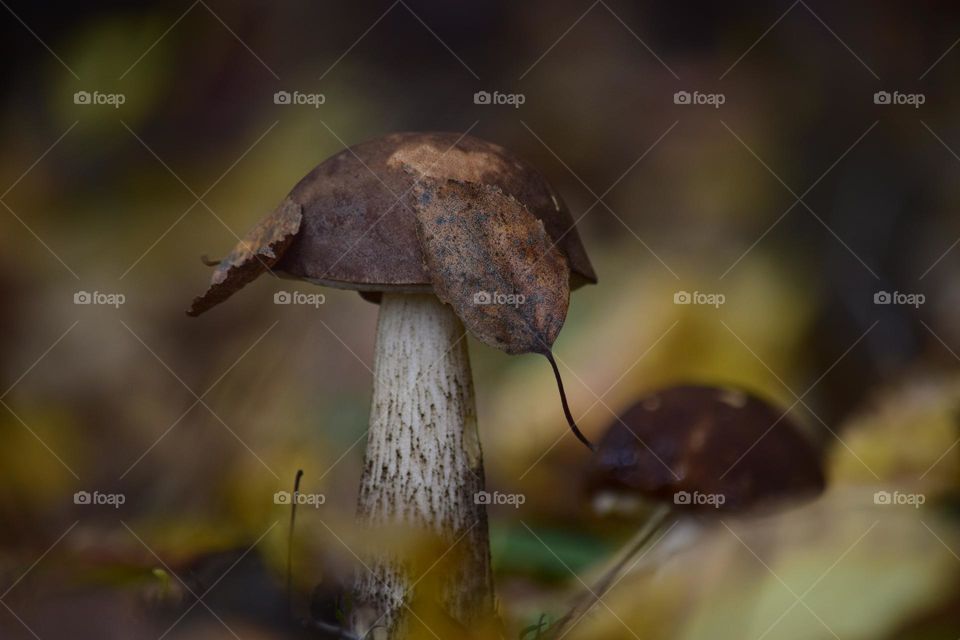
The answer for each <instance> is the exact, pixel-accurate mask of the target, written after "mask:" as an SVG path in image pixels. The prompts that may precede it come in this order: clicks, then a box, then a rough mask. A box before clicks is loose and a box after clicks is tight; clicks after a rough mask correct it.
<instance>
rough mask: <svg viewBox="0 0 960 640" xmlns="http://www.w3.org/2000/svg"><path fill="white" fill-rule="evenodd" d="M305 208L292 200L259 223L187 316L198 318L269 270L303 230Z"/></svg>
mask: <svg viewBox="0 0 960 640" xmlns="http://www.w3.org/2000/svg"><path fill="white" fill-rule="evenodd" d="M302 220H303V208H302V207H301V206H300V205H299V204H298V203H296V202H294V201H293V200H291V199H290V198H287V199H286V200H284V201H283V202H282V203H281V204H280V206H279V207H277V208H276V209H275V210H274V211H273V213H271V214H270V215H268V216H267V217H266V218H264V219H263V220H261V221H260V222H258V223H257V224H256V226H255V227H253V229H251V230H250V232H249V233H247V235H246V236H245V237H244V238H243V240H241V241H240V243H239V244H237V245H236V246H235V247H234V248H233V251H231V252H230V255H228V256H227V257H226V258H224V259H223V260H222V261H221V262H220V264H219V265H218V266H217V268H216V269H215V270H214V272H213V277H211V279H210V287H209V288H208V289H207V290H206V292H204V294H203V295H202V296H199V297H197V298H194V300H193V304H192V305H191V306H190V310H189V311H187V315H191V316H198V315H200V314H201V313H203V312H204V311H207V310H209V309H210V308H212V307H214V306H216V305H218V304H220V303H221V302H223V301H224V300H226V299H227V298H229V297H230V296H232V295H233V294H234V293H236V291H237V290H239V289H240V288H242V287H243V286H245V285H247V284H248V283H250V282H251V281H252V280H254V279H255V278H256V277H257V276H259V275H261V274H262V273H263V272H264V271H269V270H270V268H271V267H272V266H273V265H274V264H276V262H277V261H278V260H279V259H280V257H281V256H282V255H283V252H284V251H286V249H287V247H289V246H290V243H291V242H293V239H294V238H295V237H296V235H297V233H298V232H299V231H300V223H301V221H302Z"/></svg>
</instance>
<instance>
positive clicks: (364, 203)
mask: <svg viewBox="0 0 960 640" xmlns="http://www.w3.org/2000/svg"><path fill="white" fill-rule="evenodd" d="M447 181H453V182H455V183H466V184H472V185H481V186H485V187H488V188H490V189H491V190H492V192H494V193H498V194H499V195H500V197H502V198H504V199H507V198H509V199H512V200H515V201H516V202H518V203H519V204H520V205H521V206H522V207H523V208H524V209H525V210H526V211H528V212H529V213H530V214H532V216H533V217H534V218H535V219H536V220H540V221H541V222H542V224H543V227H544V229H545V231H546V235H547V236H548V237H549V240H550V242H549V244H550V245H551V248H552V247H553V246H555V247H556V249H557V250H558V251H559V253H560V254H562V255H563V256H564V258H565V259H566V261H567V263H568V266H569V269H570V271H569V280H570V286H571V287H573V288H577V287H579V286H581V285H583V284H587V283H594V282H596V275H595V273H594V271H593V267H592V265H591V264H590V260H589V258H587V254H586V251H585V250H584V248H583V244H582V243H581V241H580V236H579V235H578V234H577V230H576V227H575V225H574V221H573V219H572V217H571V215H570V212H569V211H568V210H567V208H566V206H565V204H564V203H563V200H562V199H561V198H560V196H559V194H557V192H556V191H554V189H553V188H552V187H551V186H550V184H549V183H548V182H547V180H546V179H545V178H544V177H543V176H542V175H541V174H540V172H539V171H537V170H536V169H534V168H533V167H532V166H531V165H529V164H528V163H526V162H524V161H523V160H521V159H519V158H517V157H516V156H514V155H513V154H511V153H510V152H508V151H507V150H506V149H504V148H503V147H500V146H498V145H496V144H493V143H491V142H487V141H485V140H481V139H478V138H474V137H471V136H463V135H461V134H457V133H395V134H390V135H386V136H383V137H381V138H377V139H374V140H370V141H368V142H364V143H361V144H358V145H355V146H352V147H350V148H349V149H345V150H343V151H341V152H340V153H338V154H336V155H334V156H332V157H330V158H329V159H327V160H325V161H324V162H322V163H321V164H320V165H318V166H317V167H316V168H315V169H314V170H313V171H311V172H310V173H309V174H308V175H307V176H305V177H304V178H303V179H302V180H300V182H299V183H298V184H297V185H296V186H295V187H294V188H293V190H292V191H291V192H290V194H289V195H288V196H287V198H286V199H285V200H284V202H283V203H282V204H281V205H280V206H279V207H278V208H277V210H276V211H274V212H273V213H271V214H270V215H269V216H268V217H267V218H265V219H264V220H263V221H261V223H260V224H258V225H257V227H255V228H254V230H253V231H252V232H251V233H250V234H248V235H247V237H245V238H244V240H243V241H242V242H241V243H239V244H238V245H237V247H236V248H235V249H234V251H233V252H232V253H231V254H230V255H229V256H228V257H227V258H226V259H224V260H223V261H222V262H221V263H220V265H219V266H218V267H217V270H216V271H215V272H214V276H213V278H212V281H211V286H210V288H209V289H208V291H207V292H206V293H205V294H204V295H202V296H200V297H198V298H196V299H195V300H194V302H193V305H192V306H191V308H190V311H189V314H190V315H199V314H201V313H203V312H204V311H207V310H208V309H210V308H211V307H213V306H215V305H217V304H219V303H220V302H223V301H224V300H226V299H227V298H228V297H230V296H231V295H232V294H233V293H235V292H236V291H237V290H239V289H240V288H242V287H243V286H245V285H246V284H248V283H249V282H251V281H252V280H254V279H255V278H256V277H258V276H259V275H261V274H263V273H265V272H266V271H268V270H271V271H277V272H282V273H283V274H285V275H288V276H292V277H294V278H299V279H302V280H307V281H309V282H314V283H316V284H322V285H326V286H332V287H337V288H343V289H355V290H359V291H371V292H383V291H397V292H409V293H414V292H423V293H429V292H432V291H433V288H434V279H433V278H431V273H430V269H429V267H428V265H427V261H426V259H425V255H424V252H423V250H422V248H421V243H420V241H419V239H418V228H417V215H416V210H418V209H419V202H420V199H421V198H422V187H424V186H427V187H429V186H430V185H435V186H436V187H439V186H442V185H443V184H444V183H446V182H447ZM415 186H419V187H421V189H419V190H417V189H414V187H415Z"/></svg>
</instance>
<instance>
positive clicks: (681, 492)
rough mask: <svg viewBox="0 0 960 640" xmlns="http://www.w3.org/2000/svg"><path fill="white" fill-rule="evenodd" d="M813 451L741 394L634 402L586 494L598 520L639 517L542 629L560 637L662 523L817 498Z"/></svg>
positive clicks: (599, 458) (661, 394)
mask: <svg viewBox="0 0 960 640" xmlns="http://www.w3.org/2000/svg"><path fill="white" fill-rule="evenodd" d="M824 485H825V480H824V474H823V462H822V457H821V453H820V450H819V448H818V447H817V446H816V445H814V443H813V442H812V441H811V440H810V438H809V437H807V436H806V435H805V434H804V433H803V431H802V430H801V428H800V427H799V426H798V425H797V424H796V423H795V422H794V421H792V420H791V419H789V418H788V417H787V415H786V413H785V412H783V411H781V410H780V409H778V408H776V407H774V406H773V405H771V404H769V403H767V402H766V401H764V400H762V399H760V398H758V397H757V396H755V395H752V394H750V393H748V392H746V391H744V390H742V389H738V388H733V387H710V386H692V385H690V386H676V387H670V388H667V389H663V390H661V391H657V392H654V393H651V394H649V395H647V396H645V397H643V398H641V399H640V400H639V401H638V402H637V403H636V404H634V405H633V406H632V407H630V408H629V409H628V410H627V411H626V412H625V413H623V414H622V415H621V416H619V417H618V418H617V419H616V420H615V421H613V423H612V424H611V426H610V427H609V428H608V430H607V432H606V433H605V434H604V436H603V438H602V439H601V441H600V444H599V446H598V450H597V453H596V455H595V457H594V458H593V460H592V461H591V469H590V472H589V473H588V487H589V489H588V490H589V492H590V494H591V497H592V501H593V504H594V507H595V508H597V510H598V511H601V512H607V513H610V512H617V513H620V514H625V513H626V514H630V513H634V512H637V511H642V510H643V509H642V508H643V507H649V506H651V503H652V504H653V505H656V506H655V507H654V509H653V510H652V511H649V510H647V511H646V513H647V514H648V515H647V518H646V520H645V522H644V523H643V526H642V527H641V528H640V530H639V531H638V533H637V534H636V535H635V536H634V537H633V538H632V539H631V540H630V541H629V542H628V543H627V544H626V545H625V546H624V551H623V552H621V553H620V554H619V555H618V557H617V558H615V559H614V561H613V562H612V563H611V566H610V568H608V569H607V570H606V571H604V572H602V573H601V578H600V579H599V580H598V581H597V583H596V585H595V587H594V588H593V589H591V590H589V591H588V592H586V593H583V594H581V596H580V597H579V598H578V599H577V600H576V603H575V604H574V606H573V607H572V609H571V610H570V611H569V612H568V613H567V614H566V615H565V616H564V617H563V618H561V619H560V620H558V621H557V623H556V624H555V625H554V627H553V628H552V629H551V633H550V634H549V636H548V637H559V635H560V634H562V633H566V631H567V630H569V628H570V627H571V626H573V625H574V624H576V622H577V621H579V619H580V618H581V617H582V616H583V615H584V614H586V613H587V612H588V611H589V610H590V609H591V608H592V607H593V606H594V605H595V604H596V601H597V599H598V598H601V597H603V595H604V594H605V593H606V592H607V591H609V590H610V589H611V588H612V587H613V586H614V585H615V584H616V582H617V581H618V580H619V576H620V575H621V574H622V572H623V569H624V567H626V565H627V563H628V562H629V561H630V560H631V559H633V558H634V557H635V556H636V555H637V553H639V552H640V550H642V549H643V548H644V547H645V545H646V544H647V543H648V542H649V541H650V540H651V539H652V538H653V536H654V534H655V533H656V532H657V531H658V530H659V529H660V528H661V525H662V524H663V523H664V521H665V519H666V516H667V515H668V514H669V513H670V512H671V511H673V512H675V513H677V514H678V515H680V516H681V517H683V516H688V517H691V518H695V519H698V520H700V519H702V518H703V517H704V516H709V515H710V514H722V513H728V514H729V513H747V512H750V513H755V512H758V511H765V510H770V509H774V508H782V507H784V506H785V505H786V504H787V503H794V502H796V501H799V500H802V499H805V498H810V497H813V496H816V495H818V494H820V493H821V492H822V491H823V489H824Z"/></svg>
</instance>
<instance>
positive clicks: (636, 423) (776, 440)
mask: <svg viewBox="0 0 960 640" xmlns="http://www.w3.org/2000/svg"><path fill="white" fill-rule="evenodd" d="M824 483H825V482H824V475H823V465H822V460H821V455H820V451H819V449H818V448H817V447H816V446H814V444H813V443H812V442H810V440H809V439H808V438H807V437H806V436H805V435H804V434H803V433H802V432H801V431H800V429H799V428H798V426H797V425H796V424H795V423H794V422H793V421H792V420H790V418H788V417H787V416H784V415H783V411H781V410H780V409H778V408H776V407H774V406H771V405H770V404H768V403H767V402H765V401H764V400H762V399H760V398H758V397H756V396H754V395H751V394H749V393H747V392H745V391H742V390H739V389H732V388H727V387H707V386H678V387H671V388H668V389H665V390H662V391H658V392H656V393H652V394H650V395H648V396H646V397H644V398H643V399H641V400H640V401H639V402H637V403H636V404H635V405H633V406H632V407H631V408H630V409H629V410H627V411H626V413H624V414H623V415H622V416H621V418H620V420H617V421H615V422H614V423H613V425H612V426H611V427H610V428H609V430H608V431H607V433H606V434H605V435H604V437H603V439H602V440H601V442H600V445H599V449H598V453H597V455H596V457H595V460H594V464H593V468H592V469H591V473H590V484H591V488H592V490H593V491H594V492H600V491H612V492H614V493H626V494H631V495H639V496H642V497H644V498H650V499H655V500H664V501H669V502H670V503H671V504H676V506H678V507H680V508H689V509H694V510H699V511H714V510H715V509H718V508H719V509H721V510H726V511H735V510H742V509H748V508H753V507H757V506H760V505H763V506H768V505H771V504H772V503H777V502H781V501H784V500H789V499H801V498H804V497H810V496H813V495H816V494H819V493H820V492H821V491H822V490H823V488H824ZM678 492H686V493H688V494H690V495H691V496H693V494H694V493H695V492H696V493H698V494H700V495H702V496H703V495H707V496H718V495H719V496H723V498H722V504H720V505H716V501H714V503H702V504H695V503H694V501H693V500H691V502H690V503H688V504H683V501H682V500H681V501H679V502H677V501H676V500H675V497H676V495H677V493H678Z"/></svg>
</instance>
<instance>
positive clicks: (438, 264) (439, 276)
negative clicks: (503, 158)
mask: <svg viewBox="0 0 960 640" xmlns="http://www.w3.org/2000/svg"><path fill="white" fill-rule="evenodd" d="M411 197H412V198H413V201H412V203H411V209H413V210H414V211H415V212H416V216H417V232H418V235H419V237H420V243H421V247H422V249H423V253H424V258H425V260H426V263H427V271H428V272H429V274H430V277H431V280H432V282H433V289H434V292H435V293H436V295H437V297H438V298H440V300H441V301H443V302H445V303H447V304H449V305H451V306H452V307H453V309H454V311H455V312H456V313H457V315H458V316H459V317H460V319H461V320H462V321H463V323H464V325H465V326H466V328H467V329H468V330H469V331H470V332H471V333H472V334H473V335H474V336H475V337H476V338H477V339H479V340H480V341H482V342H484V343H486V344H488V345H491V346H493V347H496V348H498V349H501V350H503V351H506V352H507V353H511V354H516V353H529V352H535V353H543V354H546V353H549V351H550V347H551V346H552V345H553V341H554V340H555V339H556V337H557V334H558V333H559V331H560V328H561V327H562V326H563V321H564V319H565V318H566V315H567V305H568V303H569V300H570V284H569V283H570V269H569V267H568V265H567V260H566V258H565V257H564V256H563V254H562V252H561V251H560V250H559V249H558V248H557V247H556V246H555V243H554V242H553V241H552V240H551V239H550V236H549V235H548V234H547V232H546V231H545V229H544V226H543V222H541V221H540V220H538V219H537V218H536V216H534V215H533V214H532V213H531V212H530V210H529V209H527V208H526V207H525V206H524V205H523V204H521V203H520V202H519V201H517V200H516V199H515V198H513V197H511V196H509V195H506V194H504V193H503V191H501V190H500V189H499V188H498V187H496V186H493V185H487V184H477V183H473V182H461V181H458V180H443V179H437V178H430V177H425V178H423V179H422V180H421V182H420V183H419V184H418V185H417V187H416V188H415V189H414V190H413V191H412V195H411Z"/></svg>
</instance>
